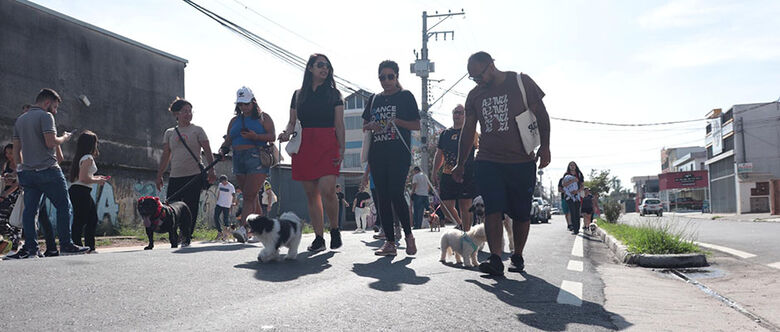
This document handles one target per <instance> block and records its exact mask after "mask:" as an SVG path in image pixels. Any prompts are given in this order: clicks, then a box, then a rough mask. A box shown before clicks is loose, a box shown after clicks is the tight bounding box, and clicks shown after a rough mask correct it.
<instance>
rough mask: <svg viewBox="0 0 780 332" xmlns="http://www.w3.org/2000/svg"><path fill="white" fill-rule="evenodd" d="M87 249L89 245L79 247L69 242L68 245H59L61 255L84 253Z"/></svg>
mask: <svg viewBox="0 0 780 332" xmlns="http://www.w3.org/2000/svg"><path fill="white" fill-rule="evenodd" d="M88 250H89V247H79V246H76V245H73V244H71V245H69V246H64V247H60V252H61V253H62V254H63V255H78V254H86V253H87V251H88Z"/></svg>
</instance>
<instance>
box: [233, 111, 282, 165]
mask: <svg viewBox="0 0 780 332" xmlns="http://www.w3.org/2000/svg"><path fill="white" fill-rule="evenodd" d="M260 116H263V117H264V116H265V113H260ZM241 129H242V130H244V129H246V124H245V123H244V117H243V116H241ZM257 150H258V154H259V155H260V164H262V165H263V168H271V167H273V166H276V164H277V163H278V161H279V158H277V157H276V156H275V155H274V144H273V143H269V144H265V145H261V146H258V149H257Z"/></svg>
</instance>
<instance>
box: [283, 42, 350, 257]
mask: <svg viewBox="0 0 780 332" xmlns="http://www.w3.org/2000/svg"><path fill="white" fill-rule="evenodd" d="M296 120H300V122H301V128H303V130H302V133H301V146H300V148H299V149H298V153H295V154H293V155H292V178H293V180H295V181H300V182H301V183H302V184H303V190H304V191H305V192H306V198H307V200H308V208H309V218H310V219H311V224H312V227H314V234H315V235H316V238H315V239H314V242H312V244H311V246H309V247H308V250H309V251H311V252H317V251H323V250H325V238H324V237H323V233H324V232H325V229H324V228H325V226H324V222H323V206H324V210H325V213H327V214H328V220H330V248H331V249H336V248H339V247H341V234H340V233H339V228H338V227H339V226H338V214H339V206H338V198H337V197H336V180H337V179H338V176H339V169H340V168H341V160H342V159H343V156H344V101H343V100H341V93H339V90H338V89H336V82H335V81H334V80H333V67H332V66H331V64H330V60H328V57H326V56H325V55H323V54H316V53H315V54H312V55H311V56H310V57H309V61H308V62H307V63H306V71H305V73H304V74H303V84H302V85H301V89H300V90H297V91H295V93H294V94H293V97H292V101H291V102H290V121H289V122H288V123H287V129H286V130H285V131H283V132H282V133H281V134H279V140H280V141H281V142H285V141H288V140H289V139H290V134H291V133H292V132H293V129H294V128H295V122H296Z"/></svg>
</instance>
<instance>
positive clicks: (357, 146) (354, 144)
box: [344, 141, 363, 149]
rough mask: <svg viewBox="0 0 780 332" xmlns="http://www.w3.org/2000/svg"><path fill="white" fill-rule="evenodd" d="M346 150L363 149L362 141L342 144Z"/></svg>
mask: <svg viewBox="0 0 780 332" xmlns="http://www.w3.org/2000/svg"><path fill="white" fill-rule="evenodd" d="M344 145H345V148H346V149H360V148H361V147H363V141H352V142H347V143H345V144H344Z"/></svg>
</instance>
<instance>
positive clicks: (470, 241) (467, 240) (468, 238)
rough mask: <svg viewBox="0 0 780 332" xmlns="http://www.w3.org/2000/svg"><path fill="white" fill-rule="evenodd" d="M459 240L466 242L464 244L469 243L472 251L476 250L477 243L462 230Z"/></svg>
mask: <svg viewBox="0 0 780 332" xmlns="http://www.w3.org/2000/svg"><path fill="white" fill-rule="evenodd" d="M460 242H466V244H469V245H471V247H472V248H474V251H477V244H476V243H474V240H472V239H471V238H470V237H469V235H468V234H466V232H463V236H461V237H460Z"/></svg>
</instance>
